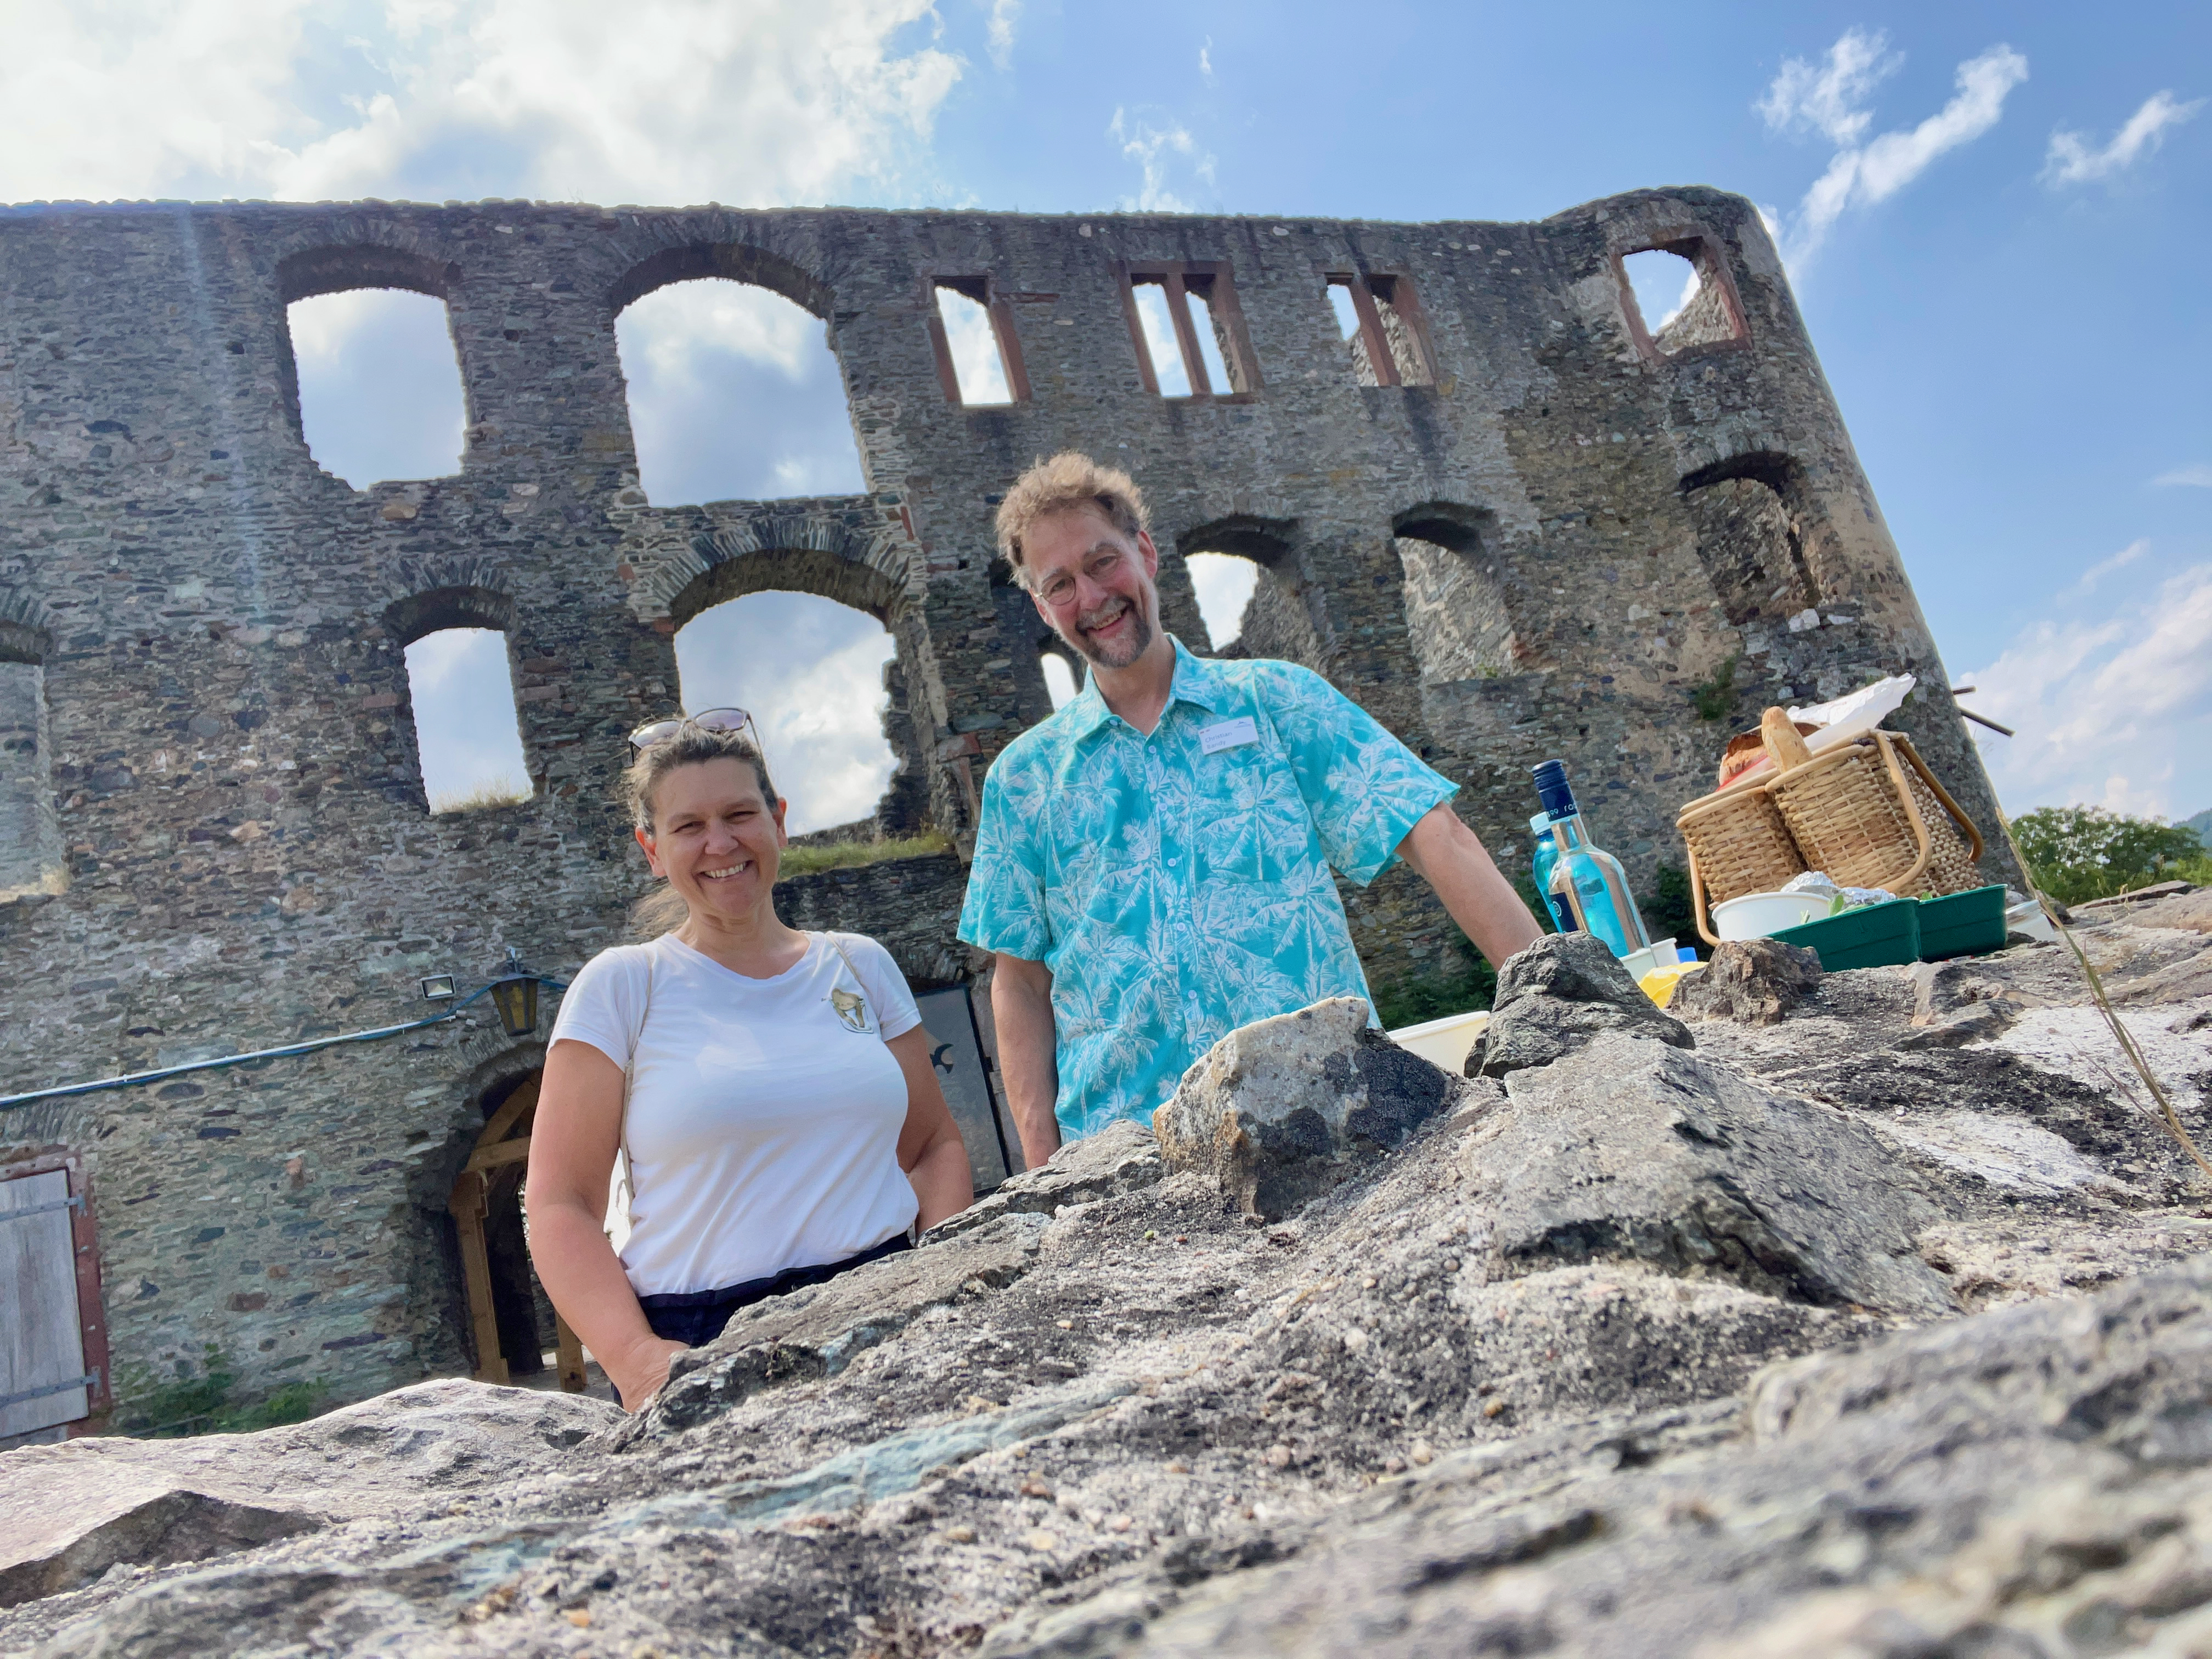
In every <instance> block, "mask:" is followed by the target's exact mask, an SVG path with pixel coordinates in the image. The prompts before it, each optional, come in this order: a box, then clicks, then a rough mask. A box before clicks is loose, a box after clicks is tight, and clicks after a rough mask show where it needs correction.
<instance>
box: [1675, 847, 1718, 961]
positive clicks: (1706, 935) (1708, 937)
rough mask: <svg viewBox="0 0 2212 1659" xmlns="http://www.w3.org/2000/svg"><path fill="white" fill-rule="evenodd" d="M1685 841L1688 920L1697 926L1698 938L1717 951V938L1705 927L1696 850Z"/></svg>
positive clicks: (1702, 894)
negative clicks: (1688, 880)
mask: <svg viewBox="0 0 2212 1659" xmlns="http://www.w3.org/2000/svg"><path fill="white" fill-rule="evenodd" d="M1687 839H1688V838H1687V837H1685V838H1684V842H1685V846H1686V850H1687V851H1688V853H1689V855H1690V919H1691V920H1692V921H1694V922H1696V923H1697V924H1698V937H1699V938H1700V939H1703V940H1705V943H1706V944H1708V945H1712V946H1714V947H1715V948H1716V949H1717V948H1718V947H1719V945H1720V939H1719V937H1718V936H1717V935H1716V934H1715V933H1714V932H1713V930H1712V929H1711V927H1707V926H1706V925H1705V877H1704V876H1703V875H1702V874H1701V873H1699V869H1698V849H1697V848H1694V847H1687Z"/></svg>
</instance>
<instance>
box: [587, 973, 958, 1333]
mask: <svg viewBox="0 0 2212 1659" xmlns="http://www.w3.org/2000/svg"><path fill="white" fill-rule="evenodd" d="M833 939H834V940H835V941H836V942H835V943H833V942H832V941H833ZM839 944H842V945H843V946H844V950H843V951H839V950H838V948H837V945H839ZM848 958H849V966H848ZM648 961H649V962H650V963H651V978H652V987H653V1006H652V1011H651V1013H650V1016H649V1017H648V1015H647V1010H646V983H647V963H648ZM919 1024H921V1013H920V1012H919V1011H918V1010H917V1009H916V1008H915V1004H914V995H913V993H911V992H910V991H908V989H907V984H906V979H905V977H904V975H902V974H901V973H900V972H899V970H898V966H897V964H896V963H894V962H893V961H892V960H891V958H890V952H889V951H885V950H884V947H883V946H882V945H878V944H877V943H876V942H875V941H874V940H873V939H866V938H864V937H862V936H861V935H860V934H858V933H837V934H834V935H832V934H824V933H810V934H808V935H807V940H806V954H805V956H803V957H800V958H799V963H798V964H797V965H796V966H795V967H793V968H790V969H786V970H785V971H784V972H782V973H781V974H778V975H775V977H773V978H771V979H748V978H747V977H746V976H745V975H743V974H738V973H733V972H732V971H731V970H730V969H727V968H725V967H723V966H722V964H721V963H719V962H716V961H714V959H713V958H712V957H707V956H703V955H702V954H701V953H700V952H699V951H695V950H693V949H692V948H691V947H690V945H686V944H684V942H683V941H682V940H680V939H677V938H676V937H675V936H674V935H672V934H664V935H663V936H662V937H660V938H659V939H654V940H653V942H652V943H651V944H649V945H617V946H616V947H615V948H614V949H612V950H610V951H601V952H600V953H599V955H598V956H596V957H592V959H591V961H589V962H588V963H585V964H584V968H583V970H582V971H581V972H580V973H579V974H578V975H576V978H575V981H574V983H573V984H571V985H570V986H569V987H568V992H567V993H566V994H565V995H563V996H562V1000H561V1015H560V1018H558V1019H557V1020H556V1021H555V1022H554V1024H553V1041H554V1042H562V1041H563V1040H573V1041H575V1042H588V1043H590V1044H591V1045H592V1048H597V1049H598V1050H599V1052H600V1053H601V1054H605V1055H606V1057H607V1058H608V1059H610V1060H613V1061H614V1063H615V1064H616V1065H617V1066H627V1067H628V1068H629V1077H630V1085H629V1115H628V1121H627V1122H626V1124H625V1125H624V1128H623V1142H624V1144H625V1146H627V1148H628V1150H629V1178H630V1187H631V1189H632V1190H631V1196H630V1229H629V1239H628V1241H627V1242H626V1243H624V1244H623V1247H622V1264H623V1270H624V1271H625V1272H627V1273H629V1282H630V1286H631V1288H632V1289H634V1290H635V1291H636V1292H637V1293H638V1294H639V1295H640V1296H658V1295H667V1294H671V1293H673V1292H678V1291H708V1290H720V1289H723V1288H725V1287H726V1286H729V1285H741V1284H744V1283H745V1282H747V1281H748V1280H750V1279H766V1278H768V1277H769V1276H770V1275H772V1274H775V1273H781V1272H783V1271H784V1270H785V1269H786V1268H789V1267H820V1266H822V1265H823V1264H825V1263H828V1262H832V1261H843V1260H844V1259H845V1258H846V1257H848V1256H851V1255H858V1254H859V1253H860V1251H862V1250H866V1249H872V1248H873V1247H874V1246H876V1245H878V1244H880V1243H883V1242H884V1240H885V1239H887V1238H889V1237H891V1236H892V1235H893V1234H895V1233H901V1232H904V1231H906V1230H907V1229H908V1227H910V1226H911V1225H913V1224H914V1218H915V1212H916V1210H917V1208H918V1207H919V1206H918V1204H917V1201H916V1200H915V1191H914V1188H913V1187H912V1186H911V1185H909V1184H908V1181H907V1178H906V1176H905V1174H904V1173H903V1172H902V1170H900V1168H899V1164H898V1138H899V1132H900V1130H901V1129H902V1127H904V1125H905V1122H906V1110H907V1091H906V1075H905V1073H902V1071H900V1069H899V1065H898V1061H897V1060H896V1059H894V1058H893V1057H892V1054H891V1052H890V1049H889V1048H885V1047H884V1042H885V1041H886V1040H887V1039H889V1038H891V1037H895V1036H903V1035H904V1034H905V1033H906V1032H908V1031H910V1030H913V1029H914V1028H915V1026H917V1025H919ZM633 1042H635V1053H634V1054H633V1052H632V1047H631V1045H632V1043H633Z"/></svg>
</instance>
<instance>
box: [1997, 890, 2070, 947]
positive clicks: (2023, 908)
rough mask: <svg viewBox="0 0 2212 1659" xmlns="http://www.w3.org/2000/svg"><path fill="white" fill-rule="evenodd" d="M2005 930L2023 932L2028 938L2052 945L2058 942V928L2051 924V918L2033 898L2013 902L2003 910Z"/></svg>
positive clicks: (2007, 931)
mask: <svg viewBox="0 0 2212 1659" xmlns="http://www.w3.org/2000/svg"><path fill="white" fill-rule="evenodd" d="M2005 932H2006V933H2025V934H2027V936H2028V938H2030V939H2043V940H2045V941H2046V942H2047V943H2049V944H2052V945H2056V944H2057V943H2058V930H2057V928H2056V927H2052V926H2051V918H2050V917H2048V916H2046V915H2044V914H2043V907H2042V906H2041V905H2039V904H2038V903H2037V902H2035V901H2034V900H2033V899H2030V900H2028V901H2027V903H2025V904H2015V905H2014V906H2012V907H2011V908H2009V909H2008V910H2007V911H2006V912H2005Z"/></svg>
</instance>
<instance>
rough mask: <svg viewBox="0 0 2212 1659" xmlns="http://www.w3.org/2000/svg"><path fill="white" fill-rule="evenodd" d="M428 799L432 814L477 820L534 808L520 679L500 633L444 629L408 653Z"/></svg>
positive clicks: (468, 629) (416, 740)
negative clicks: (483, 813) (517, 687)
mask: <svg viewBox="0 0 2212 1659" xmlns="http://www.w3.org/2000/svg"><path fill="white" fill-rule="evenodd" d="M407 685H408V690H409V695H410V701H411V702H413V704H414V708H415V744H416V752H417V753H418V754H420V755H421V757H422V793H423V794H424V796H425V797H426V798H427V799H428V801H429V804H430V810H431V811H433V812H441V813H442V812H472V811H477V810H479V809H481V808H483V807H488V806H513V805H517V804H519V803H520V802H522V801H526V800H528V799H530V798H531V796H532V793H534V792H533V790H532V787H531V782H530V769H529V767H528V766H527V765H526V763H524V761H523V758H522V727H521V722H520V720H519V719H518V718H517V716H516V714H515V705H514V671H513V668H512V667H511V666H510V665H509V664H508V661H507V635H505V634H502V633H501V632H500V631H499V630H498V629H494V628H441V629H439V630H438V631H437V632H436V633H435V634H425V635H423V636H422V638H421V639H419V640H417V641H415V643H414V644H412V645H410V646H409V647H407Z"/></svg>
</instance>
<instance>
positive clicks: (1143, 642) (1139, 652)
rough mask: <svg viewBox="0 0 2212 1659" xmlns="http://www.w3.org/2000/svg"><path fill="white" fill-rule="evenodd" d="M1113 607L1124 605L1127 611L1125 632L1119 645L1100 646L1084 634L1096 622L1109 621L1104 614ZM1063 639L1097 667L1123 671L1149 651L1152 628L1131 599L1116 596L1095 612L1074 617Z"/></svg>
mask: <svg viewBox="0 0 2212 1659" xmlns="http://www.w3.org/2000/svg"><path fill="white" fill-rule="evenodd" d="M1116 604H1121V605H1127V606H1128V608H1129V627H1128V630H1127V633H1126V634H1125V635H1123V637H1122V639H1121V642H1120V643H1119V644H1117V645H1112V646H1101V645H1099V644H1098V643H1097V641H1094V640H1093V639H1092V638H1091V635H1089V634H1088V633H1086V632H1085V631H1084V630H1085V628H1086V627H1088V626H1089V625H1090V624H1091V623H1096V622H1100V621H1105V622H1111V621H1113V620H1114V618H1113V617H1112V616H1111V615H1109V614H1108V613H1109V611H1111V609H1112V607H1113V606H1114V605H1116ZM1066 639H1067V642H1068V643H1069V644H1070V645H1072V646H1073V647H1075V648H1076V649H1077V650H1078V651H1079V652H1080V653H1082V654H1083V655H1084V656H1085V657H1086V658H1088V659H1090V660H1091V662H1093V663H1096V664H1097V665H1098V666H1099V667H1101V668H1127V666H1128V665H1130V664H1131V663H1133V662H1134V661H1136V659H1138V658H1139V657H1141V656H1143V655H1144V654H1145V653H1146V651H1147V650H1149V649H1151V647H1152V623H1150V622H1148V621H1146V617H1145V613H1144V611H1143V609H1142V607H1140V606H1139V605H1138V604H1137V602H1136V601H1135V600H1134V599H1129V598H1127V597H1126V596H1125V595H1122V594H1119V593H1117V594H1115V596H1114V598H1113V599H1109V600H1108V601H1107V603H1106V604H1104V605H1100V606H1099V607H1098V608H1097V610H1096V611H1091V612H1089V613H1088V614H1087V615H1085V616H1080V617H1077V618H1076V619H1075V627H1074V628H1073V629H1072V630H1071V631H1070V633H1069V634H1068V635H1066Z"/></svg>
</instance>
